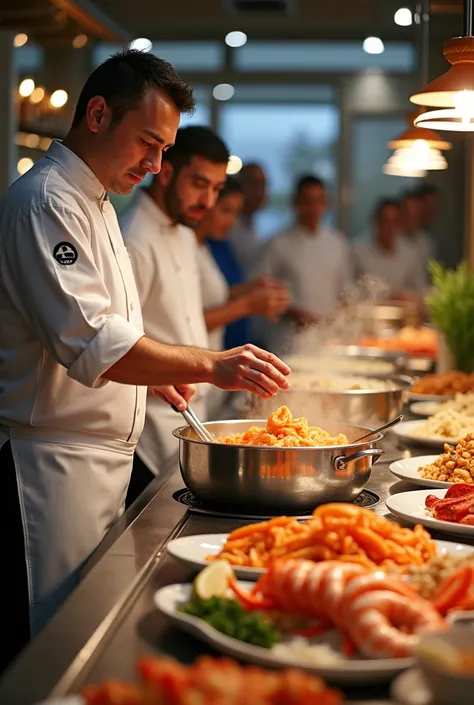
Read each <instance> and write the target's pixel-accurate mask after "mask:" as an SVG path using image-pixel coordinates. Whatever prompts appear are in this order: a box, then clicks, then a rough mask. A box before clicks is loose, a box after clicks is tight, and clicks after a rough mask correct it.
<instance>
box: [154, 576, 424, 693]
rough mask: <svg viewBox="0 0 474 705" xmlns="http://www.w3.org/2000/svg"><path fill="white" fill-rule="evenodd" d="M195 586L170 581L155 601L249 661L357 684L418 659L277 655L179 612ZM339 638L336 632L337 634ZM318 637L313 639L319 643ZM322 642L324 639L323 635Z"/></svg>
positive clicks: (220, 647) (187, 625) (218, 646)
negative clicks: (315, 659)
mask: <svg viewBox="0 0 474 705" xmlns="http://www.w3.org/2000/svg"><path fill="white" fill-rule="evenodd" d="M239 585H240V586H241V587H242V588H244V589H248V590H250V589H251V588H252V587H253V583H250V582H245V581H244V582H239ZM191 589H192V586H191V585H190V584H189V583H187V584H186V583H178V584H175V585H167V586H166V587H164V588H161V590H158V592H156V593H155V596H154V601H155V605H156V606H157V608H158V609H159V610H160V612H162V613H163V614H165V615H166V616H167V617H169V619H170V620H171V621H172V622H174V623H175V624H177V625H178V626H180V627H181V628H182V629H184V630H185V631H187V632H189V633H190V634H194V635H195V636H197V637H199V638H200V639H202V640H203V641H205V642H206V643H208V644H210V645H211V646H212V647H214V648H215V649H217V650H218V651H221V652H223V653H225V654H228V655H229V656H233V657H234V658H238V659H242V660H244V661H247V662H249V663H256V664H258V665H260V666H268V667H270V668H275V667H277V668H282V667H288V666H290V667H291V666H292V667H296V666H297V667H298V668H302V669H304V670H305V671H309V672H310V673H315V674H317V675H319V676H321V677H322V678H326V679H327V680H330V681H331V682H332V683H339V684H355V683H364V684H365V683H368V682H369V681H370V682H378V681H385V680H389V679H390V678H392V677H393V676H394V675H395V674H396V673H399V672H400V671H401V670H403V669H405V668H409V667H410V666H412V665H413V664H414V662H415V660H414V659H413V658H404V659H351V660H349V659H347V660H344V661H341V663H337V664H331V665H330V666H329V665H324V666H323V665H321V666H318V665H316V664H314V663H311V662H309V661H308V662H306V663H305V662H304V661H303V660H302V658H301V657H300V656H299V657H296V658H294V659H293V658H291V657H287V656H281V655H276V654H274V653H272V651H271V650H270V649H263V648H262V647H260V646H253V645H252V644H247V643H246V642H243V641H238V639H234V638H233V637H230V636H227V635H226V634H222V633H221V632H218V631H217V630H216V629H214V627H211V626H210V625H209V624H207V622H205V621H204V620H202V619H199V618H197V617H191V616H190V615H188V614H183V613H182V612H178V607H180V606H181V605H183V604H185V603H186V602H188V601H189V597H190V595H191ZM334 636H335V637H336V638H337V635H334ZM325 639H326V643H328V641H329V640H330V635H326V638H325ZM317 641H318V640H316V639H315V640H314V643H316V642H317ZM319 643H324V640H323V638H320V639H319Z"/></svg>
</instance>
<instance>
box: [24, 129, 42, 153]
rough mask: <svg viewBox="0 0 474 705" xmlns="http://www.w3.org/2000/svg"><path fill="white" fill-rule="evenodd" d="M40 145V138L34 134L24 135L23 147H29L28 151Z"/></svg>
mask: <svg viewBox="0 0 474 705" xmlns="http://www.w3.org/2000/svg"><path fill="white" fill-rule="evenodd" d="M39 143H40V136H39V135H35V134H34V133H31V135H26V138H25V147H29V148H30V149H37V148H38V147H39Z"/></svg>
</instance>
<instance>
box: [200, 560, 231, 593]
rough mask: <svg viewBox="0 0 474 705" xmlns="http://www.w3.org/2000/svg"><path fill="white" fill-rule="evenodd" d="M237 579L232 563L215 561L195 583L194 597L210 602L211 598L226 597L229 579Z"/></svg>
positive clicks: (202, 572)
mask: <svg viewBox="0 0 474 705" xmlns="http://www.w3.org/2000/svg"><path fill="white" fill-rule="evenodd" d="M232 577H235V574H234V571H233V570H232V567H231V565H230V563H228V562H227V561H213V562H212V563H210V564H209V565H208V566H206V568H204V570H201V572H200V573H199V575H197V576H196V578H195V579H194V581H193V591H192V595H193V597H200V598H201V599H202V600H208V599H209V598H211V597H226V596H227V590H228V586H229V578H232Z"/></svg>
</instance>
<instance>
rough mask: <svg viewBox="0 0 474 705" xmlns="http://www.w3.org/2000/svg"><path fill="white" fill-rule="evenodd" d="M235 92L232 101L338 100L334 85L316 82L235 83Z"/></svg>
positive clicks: (315, 101) (304, 101) (329, 101)
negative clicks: (290, 83)
mask: <svg viewBox="0 0 474 705" xmlns="http://www.w3.org/2000/svg"><path fill="white" fill-rule="evenodd" d="M234 88H235V94H234V96H233V97H232V103H233V104H234V103H239V102H243V103H254V102H255V103H266V102H269V103H275V102H276V103H278V102H280V103H281V102H283V101H291V102H295V101H296V102H300V103H332V102H334V101H335V100H336V90H335V88H334V87H333V86H325V85H318V84H315V83H305V84H294V85H284V84H281V83H275V84H272V83H265V84H263V85H261V84H255V85H249V84H245V85H239V84H238V83H237V84H235V85H234Z"/></svg>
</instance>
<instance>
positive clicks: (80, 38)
mask: <svg viewBox="0 0 474 705" xmlns="http://www.w3.org/2000/svg"><path fill="white" fill-rule="evenodd" d="M88 41H89V38H88V36H87V34H78V35H77V36H76V37H74V39H73V40H72V46H73V47H74V49H82V47H85V46H86V44H87V42H88Z"/></svg>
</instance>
